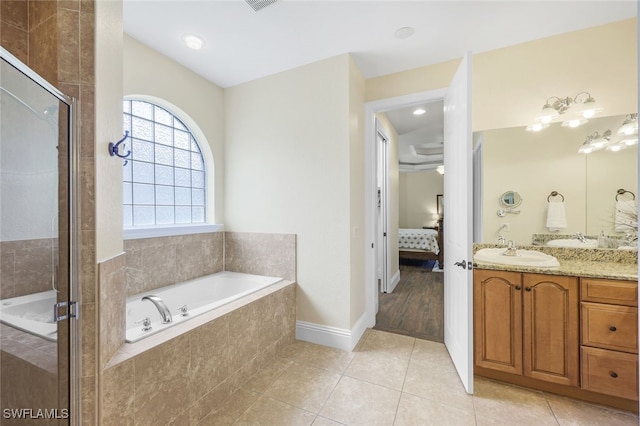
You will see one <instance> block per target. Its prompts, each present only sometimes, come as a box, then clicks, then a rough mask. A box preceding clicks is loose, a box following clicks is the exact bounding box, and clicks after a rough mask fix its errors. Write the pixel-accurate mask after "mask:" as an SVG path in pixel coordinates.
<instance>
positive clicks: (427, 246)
mask: <svg viewBox="0 0 640 426" xmlns="http://www.w3.org/2000/svg"><path fill="white" fill-rule="evenodd" d="M398 247H399V248H400V250H402V249H419V250H425V251H431V252H433V253H435V254H438V252H439V251H440V247H439V246H438V231H436V230H433V229H399V230H398Z"/></svg>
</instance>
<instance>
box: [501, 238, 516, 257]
mask: <svg viewBox="0 0 640 426" xmlns="http://www.w3.org/2000/svg"><path fill="white" fill-rule="evenodd" d="M502 254H503V255H505V256H517V255H518V252H517V251H516V242H515V241H513V240H509V242H508V243H507V249H506V250H505V251H504V253H502Z"/></svg>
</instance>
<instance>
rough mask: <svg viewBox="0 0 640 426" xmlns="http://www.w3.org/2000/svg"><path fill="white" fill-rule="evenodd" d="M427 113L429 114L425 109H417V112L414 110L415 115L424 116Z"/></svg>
mask: <svg viewBox="0 0 640 426" xmlns="http://www.w3.org/2000/svg"><path fill="white" fill-rule="evenodd" d="M425 112H427V111H425V110H424V109H422V108H417V109H416V110H414V111H413V115H422V114H424V113H425Z"/></svg>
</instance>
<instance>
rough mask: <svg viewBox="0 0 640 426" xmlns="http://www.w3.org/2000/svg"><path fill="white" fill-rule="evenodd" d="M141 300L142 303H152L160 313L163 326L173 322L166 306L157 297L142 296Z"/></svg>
mask: <svg viewBox="0 0 640 426" xmlns="http://www.w3.org/2000/svg"><path fill="white" fill-rule="evenodd" d="M142 300H143V301H145V300H148V301H149V302H151V303H153V304H154V305H155V307H156V308H158V312H160V316H161V317H162V323H163V324H168V323H170V322H171V321H173V318H172V317H171V312H170V311H169V308H167V305H165V304H164V301H163V300H162V299H160V298H159V297H158V296H154V295H149V296H144V297H143V298H142Z"/></svg>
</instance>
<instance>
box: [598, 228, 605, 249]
mask: <svg viewBox="0 0 640 426" xmlns="http://www.w3.org/2000/svg"><path fill="white" fill-rule="evenodd" d="M606 245H607V241H606V238H605V236H604V231H600V235H598V247H600V248H605V247H606Z"/></svg>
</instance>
